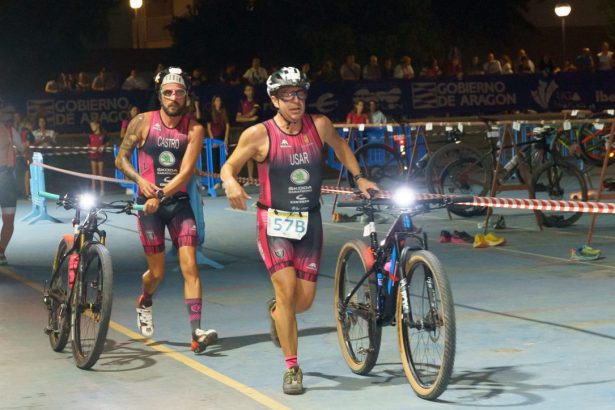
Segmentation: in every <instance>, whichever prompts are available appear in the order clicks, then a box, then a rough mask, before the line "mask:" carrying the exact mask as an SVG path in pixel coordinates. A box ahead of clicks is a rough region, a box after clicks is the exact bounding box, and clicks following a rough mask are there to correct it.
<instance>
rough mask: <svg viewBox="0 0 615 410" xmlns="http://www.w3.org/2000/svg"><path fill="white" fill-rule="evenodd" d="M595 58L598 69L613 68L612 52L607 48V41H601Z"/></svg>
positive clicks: (606, 69)
mask: <svg viewBox="0 0 615 410" xmlns="http://www.w3.org/2000/svg"><path fill="white" fill-rule="evenodd" d="M596 60H597V62H598V64H597V69H598V71H608V70H612V69H613V52H612V51H611V50H609V43H607V42H606V41H604V42H602V49H601V50H600V52H599V53H598V54H596Z"/></svg>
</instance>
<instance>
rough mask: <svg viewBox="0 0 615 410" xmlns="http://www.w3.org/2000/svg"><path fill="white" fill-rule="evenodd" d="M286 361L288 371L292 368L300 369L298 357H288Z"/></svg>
mask: <svg viewBox="0 0 615 410" xmlns="http://www.w3.org/2000/svg"><path fill="white" fill-rule="evenodd" d="M284 360H285V361H286V368H287V369H290V368H291V367H299V363H298V362H297V355H294V356H286V357H285V358H284Z"/></svg>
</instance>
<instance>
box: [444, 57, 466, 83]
mask: <svg viewBox="0 0 615 410" xmlns="http://www.w3.org/2000/svg"><path fill="white" fill-rule="evenodd" d="M446 75H448V76H450V77H457V78H458V79H461V78H462V77H463V67H462V66H461V60H459V57H457V56H456V55H453V56H452V57H451V60H450V61H449V62H448V67H446Z"/></svg>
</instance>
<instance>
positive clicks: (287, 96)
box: [276, 90, 308, 102]
mask: <svg viewBox="0 0 615 410" xmlns="http://www.w3.org/2000/svg"><path fill="white" fill-rule="evenodd" d="M307 94H308V93H307V91H306V90H296V91H279V92H278V93H277V94H276V96H277V97H278V98H279V99H280V100H282V101H284V102H288V101H292V99H293V98H295V97H297V98H298V99H300V100H302V101H303V100H305V99H306V98H307Z"/></svg>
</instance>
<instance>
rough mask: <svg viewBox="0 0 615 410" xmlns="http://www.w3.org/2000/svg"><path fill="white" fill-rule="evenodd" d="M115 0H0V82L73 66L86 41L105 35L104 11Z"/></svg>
mask: <svg viewBox="0 0 615 410" xmlns="http://www.w3.org/2000/svg"><path fill="white" fill-rule="evenodd" d="M119 1H120V0H96V1H95V2H94V1H83V0H56V1H45V0H18V1H7V0H3V1H0V38H2V41H1V42H0V81H2V83H0V85H2V86H3V88H6V87H9V88H10V87H11V86H14V85H15V84H19V83H20V82H19V79H22V78H24V77H25V78H33V79H39V81H40V76H41V75H44V76H48V75H49V73H53V72H60V71H63V70H66V71H75V69H77V67H79V59H80V56H81V55H82V53H84V52H85V51H86V49H87V47H88V46H89V45H91V44H93V43H96V42H99V41H102V40H104V39H105V37H106V35H107V31H108V24H107V13H108V11H109V10H110V9H111V8H112V7H116V6H117V5H118V4H119ZM34 81H36V80H34ZM40 88H41V86H40V85H39V86H38V89H40Z"/></svg>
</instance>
